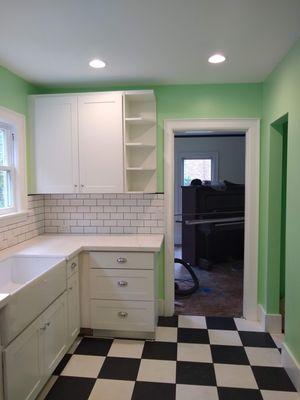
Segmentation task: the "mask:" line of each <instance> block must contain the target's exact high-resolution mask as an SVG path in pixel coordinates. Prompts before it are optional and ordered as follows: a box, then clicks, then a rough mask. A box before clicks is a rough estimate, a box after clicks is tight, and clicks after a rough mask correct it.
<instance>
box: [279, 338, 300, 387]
mask: <svg viewBox="0 0 300 400" xmlns="http://www.w3.org/2000/svg"><path fill="white" fill-rule="evenodd" d="M281 362H282V366H283V368H284V369H285V370H286V372H287V374H288V376H289V377H290V379H291V381H292V382H293V384H294V386H295V388H296V389H297V391H298V392H300V365H299V363H298V361H297V360H296V359H295V357H294V356H293V354H292V353H291V350H290V349H289V348H288V346H287V345H286V343H283V346H282V353H281Z"/></svg>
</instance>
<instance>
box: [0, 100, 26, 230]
mask: <svg viewBox="0 0 300 400" xmlns="http://www.w3.org/2000/svg"><path fill="white" fill-rule="evenodd" d="M0 123H1V125H2V124H3V125H5V126H8V127H9V129H11V131H12V133H13V154H12V158H13V160H12V162H13V166H12V167H10V170H11V171H12V185H13V188H12V192H13V203H14V204H13V207H11V208H9V209H3V210H1V211H0V226H5V225H9V224H12V223H17V222H21V221H22V220H24V219H25V218H26V216H27V213H28V206H27V182H26V137H25V117H24V115H22V114H19V113H17V112H15V111H12V110H9V109H7V108H4V107H0ZM4 169H5V168H3V167H2V168H1V170H4Z"/></svg>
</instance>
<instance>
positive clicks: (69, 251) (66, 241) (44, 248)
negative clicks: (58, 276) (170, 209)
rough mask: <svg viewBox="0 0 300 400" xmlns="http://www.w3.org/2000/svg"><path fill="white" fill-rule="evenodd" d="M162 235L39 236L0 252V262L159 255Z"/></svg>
mask: <svg viewBox="0 0 300 400" xmlns="http://www.w3.org/2000/svg"><path fill="white" fill-rule="evenodd" d="M163 239H164V236H163V235H155V234H151V235H49V234H47V235H40V236H37V237H35V238H33V239H30V240H26V241H25V242H23V243H20V244H18V245H16V246H12V247H10V248H8V249H5V250H3V251H1V252H0V260H3V259H5V258H7V257H11V256H12V255H23V256H25V255H28V256H62V257H65V258H66V259H69V258H72V257H74V256H75V255H76V254H78V253H80V252H81V251H144V252H158V251H159V250H160V248H161V246H162V243H163Z"/></svg>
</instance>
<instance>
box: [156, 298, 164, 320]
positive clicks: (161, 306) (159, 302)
mask: <svg viewBox="0 0 300 400" xmlns="http://www.w3.org/2000/svg"><path fill="white" fill-rule="evenodd" d="M157 313H158V316H159V317H163V316H164V315H165V300H164V299H158V300H157Z"/></svg>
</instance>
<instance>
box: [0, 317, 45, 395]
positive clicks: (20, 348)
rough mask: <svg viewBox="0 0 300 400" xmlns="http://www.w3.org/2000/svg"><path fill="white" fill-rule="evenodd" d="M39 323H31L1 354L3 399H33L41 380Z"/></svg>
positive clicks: (41, 362) (41, 359)
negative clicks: (2, 361)
mask: <svg viewBox="0 0 300 400" xmlns="http://www.w3.org/2000/svg"><path fill="white" fill-rule="evenodd" d="M41 332H42V331H41V330H40V324H39V321H37V322H34V323H32V324H31V325H30V326H29V327H28V328H27V329H26V330H25V331H24V332H23V333H21V334H20V335H19V336H18V337H17V338H16V339H15V340H14V341H13V342H12V343H11V344H10V345H9V346H8V347H7V348H6V349H5V350H4V352H3V356H4V385H5V399H6V400H18V399H20V400H21V399H22V400H23V399H24V400H29V399H34V398H35V397H36V395H37V393H38V392H39V390H40V386H41V384H42V379H43V365H42V364H43V358H42V347H41Z"/></svg>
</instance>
